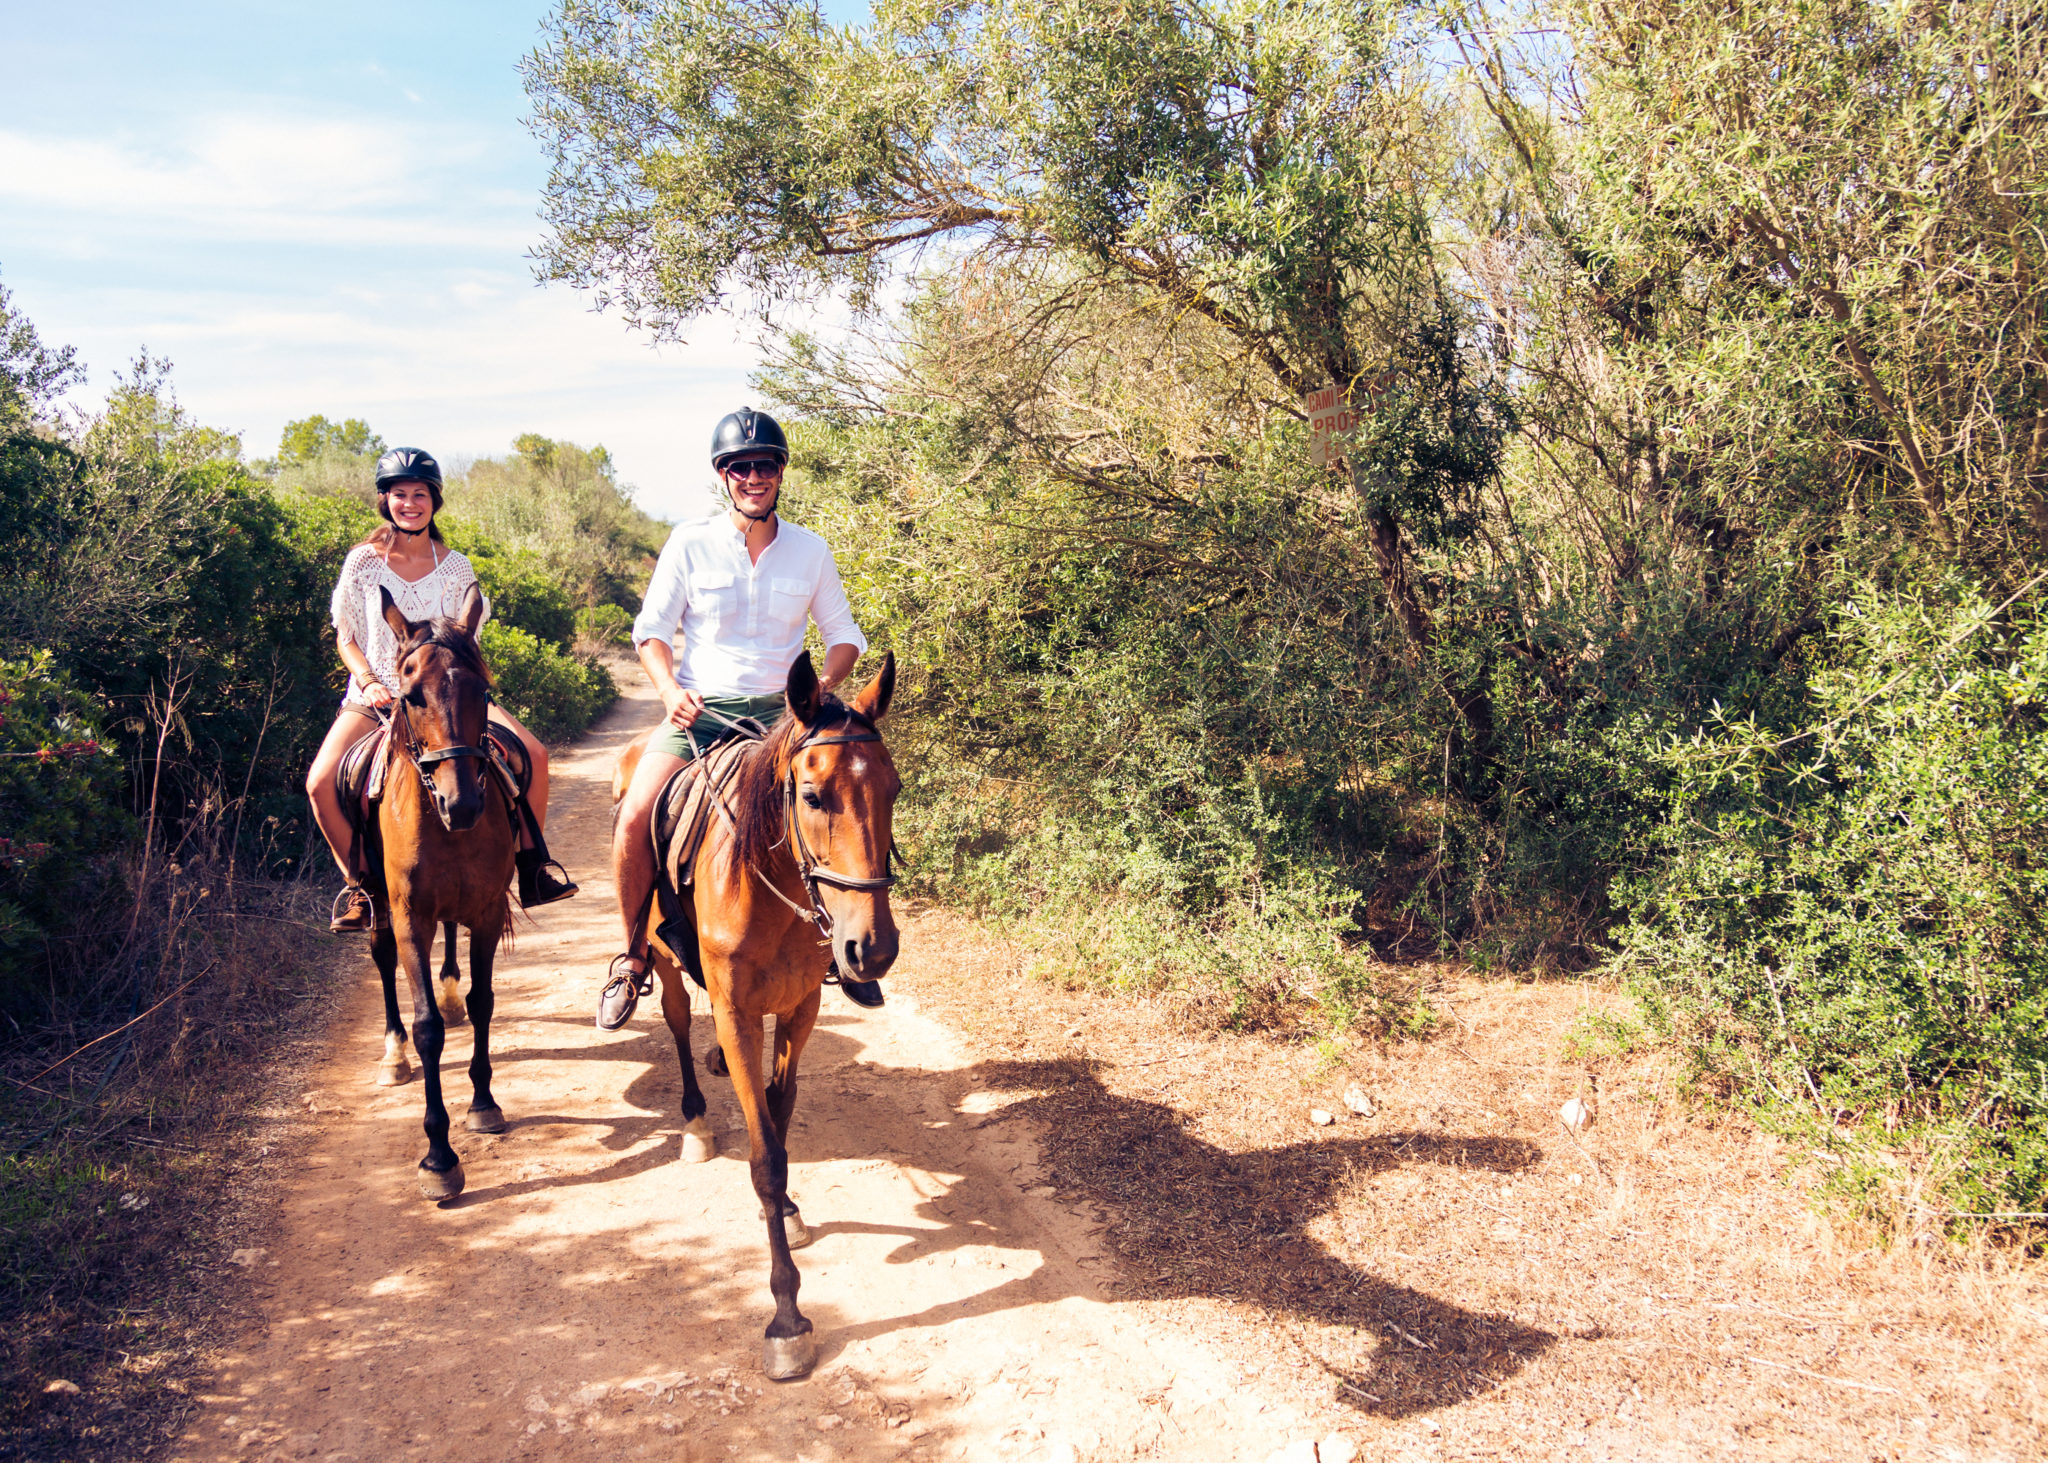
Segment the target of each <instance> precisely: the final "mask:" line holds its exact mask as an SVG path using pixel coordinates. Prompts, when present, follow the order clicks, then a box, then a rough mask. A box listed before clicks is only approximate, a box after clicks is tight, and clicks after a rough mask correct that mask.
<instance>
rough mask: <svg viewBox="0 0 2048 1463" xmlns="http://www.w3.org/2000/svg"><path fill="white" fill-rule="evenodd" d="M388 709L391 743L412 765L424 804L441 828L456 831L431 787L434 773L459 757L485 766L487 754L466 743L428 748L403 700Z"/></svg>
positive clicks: (487, 693) (486, 690) (487, 692)
mask: <svg viewBox="0 0 2048 1463" xmlns="http://www.w3.org/2000/svg"><path fill="white" fill-rule="evenodd" d="M490 694H491V693H490V688H489V687H485V688H484V697H485V699H486V700H489V699H490ZM391 705H392V712H391V735H392V740H393V741H395V742H398V743H399V744H400V745H401V746H402V747H403V748H404V750H405V755H406V757H407V758H408V759H409V760H410V761H411V762H412V770H413V773H414V775H415V776H417V777H418V778H419V780H420V790H421V791H422V792H424V793H425V794H426V795H427V801H428V802H429V803H430V804H432V805H433V809H434V812H435V813H436V814H437V815H439V817H440V819H441V826H442V827H443V828H446V829H447V830H448V831H449V832H451V833H452V832H454V831H455V828H454V825H453V824H452V823H450V822H449V821H448V800H447V799H446V798H444V797H442V796H441V790H440V789H439V788H437V787H436V786H434V773H433V769H434V768H435V767H437V766H439V765H440V764H441V763H443V762H452V761H454V760H455V759H456V758H458V757H476V758H480V759H482V761H483V762H484V763H485V765H487V766H488V765H489V764H490V760H491V757H490V753H489V752H487V751H485V750H484V748H482V747H472V746H470V745H469V744H468V743H467V742H458V743H456V744H455V745H454V746H452V747H429V746H428V745H427V744H426V743H425V742H424V741H422V740H421V739H420V735H419V733H418V731H416V730H415V729H414V727H413V724H412V713H411V711H410V710H408V709H407V702H406V699H405V698H404V697H403V696H400V697H398V698H396V699H395V700H394V701H393V702H392V703H391ZM489 724H490V723H489V720H488V718H487V719H486V721H485V726H486V727H488V726H489ZM484 737H485V740H489V738H490V733H489V731H488V730H486V731H485V733H484Z"/></svg>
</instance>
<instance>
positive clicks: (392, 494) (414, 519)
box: [384, 478, 434, 533]
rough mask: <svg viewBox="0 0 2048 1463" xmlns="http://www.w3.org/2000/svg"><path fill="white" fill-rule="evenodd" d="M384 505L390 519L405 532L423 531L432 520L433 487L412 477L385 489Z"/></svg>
mask: <svg viewBox="0 0 2048 1463" xmlns="http://www.w3.org/2000/svg"><path fill="white" fill-rule="evenodd" d="M384 506H385V508H386V509H387V510H389V512H390V514H391V521H392V522H393V523H395V524H396V525H398V527H400V528H402V529H404V530H405V531H406V532H407V533H420V532H423V531H424V530H425V529H426V527H427V525H428V524H430V523H432V522H433V521H434V492H433V489H431V488H429V487H428V486H427V485H426V484H425V483H423V482H418V481H416V480H414V479H412V478H407V479H405V480H404V481H402V482H396V483H393V484H392V485H391V486H390V487H389V488H387V489H385V492H384Z"/></svg>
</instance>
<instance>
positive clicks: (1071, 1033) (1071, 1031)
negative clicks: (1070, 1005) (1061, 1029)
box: [1067, 1026, 1081, 1041]
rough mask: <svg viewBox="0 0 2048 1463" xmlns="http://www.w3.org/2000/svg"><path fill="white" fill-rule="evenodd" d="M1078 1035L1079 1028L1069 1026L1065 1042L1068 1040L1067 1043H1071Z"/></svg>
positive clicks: (1079, 1032)
mask: <svg viewBox="0 0 2048 1463" xmlns="http://www.w3.org/2000/svg"><path fill="white" fill-rule="evenodd" d="M1080 1034H1081V1028H1080V1027H1078V1026H1069V1027H1068V1028H1067V1040H1068V1041H1072V1040H1074V1039H1075V1038H1076V1037H1078V1036H1079V1035H1080Z"/></svg>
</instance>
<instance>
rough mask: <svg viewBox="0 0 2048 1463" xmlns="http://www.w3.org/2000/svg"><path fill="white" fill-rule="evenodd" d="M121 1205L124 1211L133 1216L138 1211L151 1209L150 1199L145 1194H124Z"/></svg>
mask: <svg viewBox="0 0 2048 1463" xmlns="http://www.w3.org/2000/svg"><path fill="white" fill-rule="evenodd" d="M120 1203H121V1207H122V1208H123V1209H126V1210H127V1211H128V1212H129V1213H130V1214H133V1213H134V1212H135V1211H136V1210H138V1209H147V1208H148V1207H149V1198H148V1196H147V1195H144V1194H123V1195H122V1196H121V1200H120Z"/></svg>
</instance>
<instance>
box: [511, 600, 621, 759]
mask: <svg viewBox="0 0 2048 1463" xmlns="http://www.w3.org/2000/svg"><path fill="white" fill-rule="evenodd" d="M478 638H479V640H480V641H481V642H482V644H483V651H484V659H485V661H486V662H488V663H489V665H490V667H491V674H492V676H493V677H494V678H495V679H496V681H497V694H498V699H499V700H500V701H502V702H504V703H505V705H506V706H507V707H509V708H510V709H511V712H512V714H513V715H514V716H516V717H518V718H519V719H520V720H521V721H522V722H524V723H526V728H527V730H529V731H531V732H532V733H533V734H534V735H535V736H537V737H539V738H540V739H541V740H542V741H547V742H560V741H566V740H568V739H569V738H570V737H573V736H575V735H577V734H578V733H579V732H581V731H582V730H583V729H584V728H585V727H587V726H589V725H590V723H591V722H593V721H595V720H597V718H598V716H599V715H600V714H601V713H602V712H603V711H604V710H605V708H606V707H608V706H610V705H611V704H612V702H614V701H616V700H617V699H618V695H619V691H618V687H617V686H615V685H614V684H613V683H612V675H611V672H610V671H608V670H606V669H605V668H604V667H603V666H602V665H599V664H598V663H597V662H596V661H594V660H587V659H580V658H578V657H576V656H573V655H567V654H565V653H563V652H562V651H560V650H557V649H556V648H555V647H554V646H552V645H550V644H548V643H546V642H545V641H542V640H539V639H537V638H535V637H534V636H532V635H530V634H528V633H527V632H526V631H524V630H522V629H520V628H519V627H518V626H516V625H508V624H505V623H503V622H502V621H498V620H491V621H489V622H487V623H486V624H485V625H484V627H483V631H482V633H481V634H480V635H479V636H478Z"/></svg>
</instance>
